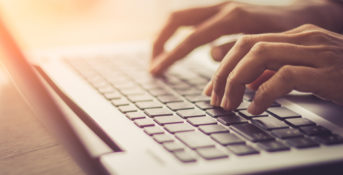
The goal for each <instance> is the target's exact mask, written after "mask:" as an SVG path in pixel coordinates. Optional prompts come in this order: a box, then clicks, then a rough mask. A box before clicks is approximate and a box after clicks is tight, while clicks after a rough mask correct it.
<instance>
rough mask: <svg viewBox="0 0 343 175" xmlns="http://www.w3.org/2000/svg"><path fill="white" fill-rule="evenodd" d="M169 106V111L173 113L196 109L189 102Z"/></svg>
mask: <svg viewBox="0 0 343 175" xmlns="http://www.w3.org/2000/svg"><path fill="white" fill-rule="evenodd" d="M167 106H168V108H169V109H171V110H173V111H177V110H182V109H194V106H193V104H191V103H189V102H176V103H168V104H167Z"/></svg>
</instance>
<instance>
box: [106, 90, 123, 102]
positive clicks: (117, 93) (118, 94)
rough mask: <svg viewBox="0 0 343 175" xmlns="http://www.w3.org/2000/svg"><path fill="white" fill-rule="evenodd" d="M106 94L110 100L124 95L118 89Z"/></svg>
mask: <svg viewBox="0 0 343 175" xmlns="http://www.w3.org/2000/svg"><path fill="white" fill-rule="evenodd" d="M104 96H105V98H107V99H108V100H114V99H120V98H121V97H122V95H121V94H120V93H119V92H117V91H115V92H108V93H105V94H104Z"/></svg>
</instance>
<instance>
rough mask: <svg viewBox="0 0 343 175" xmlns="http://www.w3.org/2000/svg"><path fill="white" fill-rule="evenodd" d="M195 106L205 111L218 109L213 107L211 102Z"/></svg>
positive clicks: (199, 103) (198, 103)
mask: <svg viewBox="0 0 343 175" xmlns="http://www.w3.org/2000/svg"><path fill="white" fill-rule="evenodd" d="M195 105H196V106H197V107H199V108H200V109H203V110H206V109H214V108H216V107H215V106H212V105H211V104H210V102H209V101H203V102H197V103H195Z"/></svg>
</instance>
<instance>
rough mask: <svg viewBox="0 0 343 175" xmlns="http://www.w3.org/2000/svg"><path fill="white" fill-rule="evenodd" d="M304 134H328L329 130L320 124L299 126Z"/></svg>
mask: <svg viewBox="0 0 343 175" xmlns="http://www.w3.org/2000/svg"><path fill="white" fill-rule="evenodd" d="M299 129H300V130H301V131H302V132H303V133H305V134H306V135H310V136H314V135H329V134H331V132H330V131H329V130H328V129H326V128H324V127H322V126H303V127H300V128H299Z"/></svg>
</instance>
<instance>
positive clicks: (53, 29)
mask: <svg viewBox="0 0 343 175" xmlns="http://www.w3.org/2000/svg"><path fill="white" fill-rule="evenodd" d="M219 1H220V0H219ZM285 1H288V0H285ZM181 2H182V3H181ZM215 2H216V1H207V0H187V1H182V0H168V1H160V0H144V1H141V0H125V1H122V0H25V1H23V0H10V1H8V0H0V6H1V10H2V11H1V13H3V14H5V16H6V19H7V21H8V24H9V25H10V28H11V30H12V32H13V33H14V34H15V36H16V37H17V39H18V41H20V43H21V45H22V47H23V48H24V49H25V50H31V49H45V48H52V47H60V46H68V45H79V44H94V43H110V42H117V41H128V40H146V39H152V38H154V37H155V35H156V32H157V31H158V30H159V28H160V26H161V25H162V23H163V21H164V20H165V18H166V17H167V15H168V13H169V12H170V11H173V10H175V9H180V8H186V7H190V6H197V5H207V4H209V3H215ZM256 2H258V3H261V2H264V3H265V2H273V3H274V4H275V2H276V1H273V0H263V1H262V0H259V1H256ZM277 2H280V1H277ZM0 65H1V64H0ZM11 174H13V175H17V174H25V175H30V174H35V175H37V174H50V175H54V174H56V175H57V174H58V175H59V174H73V175H78V174H83V172H82V171H81V170H80V169H79V167H78V166H77V165H76V164H75V163H74V162H73V161H72V159H71V157H70V156H69V155H68V154H67V153H66V151H65V150H64V149H63V147H62V146H61V145H60V144H58V143H57V142H56V140H55V139H54V138H53V137H51V136H50V135H49V133H47V130H46V129H45V128H44V126H43V125H42V124H41V123H39V122H38V120H37V119H36V118H35V116H34V115H33V113H32V111H30V109H29V108H28V106H27V104H26V103H25V102H24V101H23V99H22V98H21V96H20V95H19V93H18V91H17V90H16V89H15V88H14V86H13V84H12V83H11V82H10V81H9V79H8V77H7V75H6V74H4V72H3V71H2V69H1V66H0V175H11Z"/></svg>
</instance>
